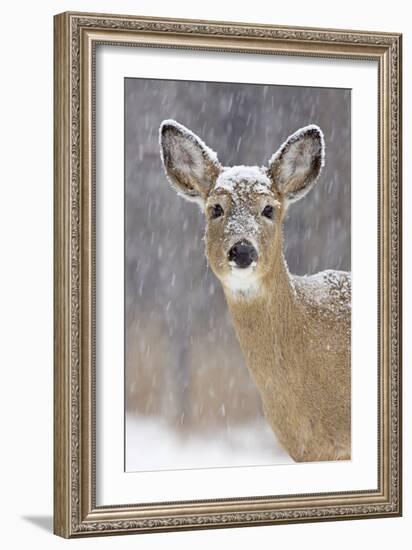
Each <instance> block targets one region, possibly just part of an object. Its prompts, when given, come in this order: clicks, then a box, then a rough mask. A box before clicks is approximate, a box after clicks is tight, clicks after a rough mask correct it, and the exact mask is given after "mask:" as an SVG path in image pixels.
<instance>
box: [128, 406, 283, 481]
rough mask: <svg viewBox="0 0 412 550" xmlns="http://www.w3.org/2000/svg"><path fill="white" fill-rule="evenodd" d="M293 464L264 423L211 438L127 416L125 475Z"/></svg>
mask: <svg viewBox="0 0 412 550" xmlns="http://www.w3.org/2000/svg"><path fill="white" fill-rule="evenodd" d="M292 462H293V460H292V459H291V458H290V457H289V455H288V454H287V453H286V452H285V451H284V450H283V449H282V448H281V447H280V445H279V444H278V442H277V441H276V439H275V436H274V435H273V433H272V431H271V430H270V428H269V426H267V425H266V424H265V423H264V422H263V421H262V422H254V423H253V424H252V423H251V424H247V425H243V426H242V427H237V428H231V429H225V430H220V431H214V432H211V433H210V434H208V433H203V432H202V433H201V434H193V433H190V432H188V433H186V434H182V433H178V432H177V431H175V430H173V429H172V428H170V427H169V426H168V425H167V424H166V423H164V422H162V420H161V419H155V418H146V417H138V416H132V415H126V471H128V472H133V471H148V470H179V469H193V468H219V467H233V466H262V465H269V464H290V463H292Z"/></svg>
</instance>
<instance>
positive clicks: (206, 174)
mask: <svg viewBox="0 0 412 550" xmlns="http://www.w3.org/2000/svg"><path fill="white" fill-rule="evenodd" d="M160 150H161V157H162V161H163V165H164V168H165V171H166V175H167V177H168V179H169V181H170V183H171V184H172V186H173V187H174V188H175V189H176V191H177V192H178V193H179V194H182V195H183V196H184V197H185V198H186V199H188V200H192V201H196V202H204V201H205V199H206V197H207V195H208V193H209V191H210V190H211V188H212V187H213V186H214V184H215V182H216V179H217V177H218V175H219V173H220V170H221V166H220V164H219V161H218V158H217V155H216V153H215V152H214V151H212V149H210V148H209V147H208V146H207V145H206V144H205V143H204V142H203V141H202V140H201V139H200V138H199V137H197V136H196V135H195V134H194V133H193V132H191V131H190V130H189V129H188V128H186V127H185V126H183V125H182V124H179V123H178V122H176V121H175V120H164V121H163V122H162V124H161V125H160Z"/></svg>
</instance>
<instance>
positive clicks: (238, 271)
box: [224, 262, 258, 295]
mask: <svg viewBox="0 0 412 550" xmlns="http://www.w3.org/2000/svg"><path fill="white" fill-rule="evenodd" d="M229 265H230V273H229V274H228V275H226V277H225V279H224V284H225V286H226V288H228V289H229V290H231V291H232V292H233V293H235V294H236V293H240V294H242V295H248V294H255V293H256V292H257V290H258V279H257V277H256V273H255V269H256V262H253V263H252V264H251V265H250V266H249V267H245V268H241V267H236V264H235V263H234V262H230V263H229Z"/></svg>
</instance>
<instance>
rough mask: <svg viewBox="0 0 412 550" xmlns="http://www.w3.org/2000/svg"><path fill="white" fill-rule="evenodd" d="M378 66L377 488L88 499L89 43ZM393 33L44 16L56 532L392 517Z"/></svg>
mask: <svg viewBox="0 0 412 550" xmlns="http://www.w3.org/2000/svg"><path fill="white" fill-rule="evenodd" d="M98 44H99V45H100V44H110V45H123V46H130V47H136V46H142V45H144V46H151V47H162V48H165V47H170V48H182V49H190V50H219V51H223V52H226V51H227V52H239V53H242V54H243V53H245V54H246V53H249V54H250V53H264V54H268V55H278V54H284V55H289V56H293V55H298V56H310V57H314V58H336V59H349V60H356V59H366V60H375V61H376V62H377V63H378V82H377V87H378V113H377V116H378V133H379V135H378V139H377V147H378V182H379V189H378V213H377V215H378V264H379V265H378V289H379V290H378V304H379V307H378V309H379V311H378V333H379V334H378V363H379V365H378V377H379V380H378V403H379V406H378V410H379V418H378V430H379V434H378V489H377V490H370V491H369V490H368V491H347V492H344V493H321V494H310V495H307V494H306V495H294V496H286V497H284V496H281V495H276V496H273V497H256V498H249V497H244V498H233V499H229V498H228V499H222V500H220V501H219V500H202V501H190V502H164V503H154V504H142V503H139V502H138V495H136V500H137V503H136V505H124V506H119V505H113V506H97V505H96V475H95V460H96V449H95V434H94V428H95V414H96V413H95V347H96V346H95V334H94V331H95V321H94V316H95V306H96V296H95V270H96V265H95V255H94V251H95V239H96V234H95V211H94V208H95V205H94V200H95V199H94V196H95V160H94V153H95V150H94V120H95V111H94V85H95V81H94V78H95V65H94V62H95V48H96V45H98ZM401 46H402V36H401V35H400V34H396V33H381V32H379V33H378V32H364V31H362V32H361V31H349V30H334V29H314V28H293V27H280V26H279V27H278V26H272V25H257V24H244V23H232V22H230V23H229V22H218V21H194V20H177V19H161V18H154V17H153V18H152V17H136V16H123V15H104V14H89V13H63V14H60V15H56V16H55V20H54V112H55V122H54V156H55V165H54V231H55V240H54V243H55V244H54V246H55V255H54V269H55V271H54V273H55V275H54V296H55V301H54V308H55V310H54V311H55V316H54V319H55V321H54V346H55V347H54V532H55V533H56V534H57V535H60V536H63V537H81V536H88V535H103V534H106V535H107V534H124V533H145V532H161V531H172V530H173V531H174V530H187V529H204V528H220V527H236V526H253V525H270V524H278V523H296V522H310V521H325V520H338V519H362V518H370V517H389V516H399V515H401V460H402V448H401V66H402V57H401V51H402V48H401Z"/></svg>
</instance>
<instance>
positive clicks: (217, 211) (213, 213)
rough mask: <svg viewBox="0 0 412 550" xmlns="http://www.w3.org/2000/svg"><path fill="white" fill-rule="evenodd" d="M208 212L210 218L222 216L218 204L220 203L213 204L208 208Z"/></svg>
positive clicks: (221, 210)
mask: <svg viewBox="0 0 412 550" xmlns="http://www.w3.org/2000/svg"><path fill="white" fill-rule="evenodd" d="M210 212H211V218H212V219H215V218H220V216H223V208H222V207H221V206H220V204H214V205H213V206H212V208H211V209H210Z"/></svg>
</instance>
